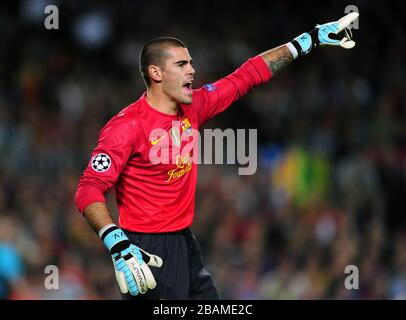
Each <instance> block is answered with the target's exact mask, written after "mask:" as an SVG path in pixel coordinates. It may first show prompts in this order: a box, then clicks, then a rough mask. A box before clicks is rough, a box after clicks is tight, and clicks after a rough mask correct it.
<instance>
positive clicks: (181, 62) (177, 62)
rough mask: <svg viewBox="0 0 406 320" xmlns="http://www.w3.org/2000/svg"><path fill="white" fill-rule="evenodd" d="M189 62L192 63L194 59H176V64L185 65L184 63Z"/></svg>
mask: <svg viewBox="0 0 406 320" xmlns="http://www.w3.org/2000/svg"><path fill="white" fill-rule="evenodd" d="M188 62H190V64H192V63H193V60H192V59H190V60H179V61H176V62H175V64H177V65H184V64H187V63H188Z"/></svg>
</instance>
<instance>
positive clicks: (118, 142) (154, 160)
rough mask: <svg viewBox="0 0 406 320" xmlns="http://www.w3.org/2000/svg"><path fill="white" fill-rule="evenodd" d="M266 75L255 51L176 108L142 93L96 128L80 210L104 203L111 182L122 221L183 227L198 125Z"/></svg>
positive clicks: (134, 227)
mask: <svg viewBox="0 0 406 320" xmlns="http://www.w3.org/2000/svg"><path fill="white" fill-rule="evenodd" d="M271 76H272V73H271V71H270V69H269V68H268V66H267V65H266V64H265V62H264V60H263V59H262V58H261V57H259V56H257V57H254V58H251V59H249V60H248V61H247V62H245V63H244V64H243V65H242V66H241V67H240V68H238V69H237V70H236V71H234V72H233V73H232V74H230V75H228V76H226V77H225V78H223V79H220V80H218V81H216V82H215V83H213V84H207V85H204V86H203V87H202V88H200V89H197V90H193V102H192V103H191V104H188V105H183V104H181V105H180V108H179V112H178V113H177V114H176V115H168V114H164V113H161V112H159V111H158V110H156V109H154V108H153V107H151V106H150V105H149V104H148V102H147V100H146V93H144V94H143V95H142V97H141V98H140V99H139V100H137V101H136V102H134V103H132V104H130V105H129V106H127V107H126V108H124V109H123V110H121V111H120V112H119V113H118V114H117V115H115V116H114V117H113V118H112V119H111V120H110V121H109V122H108V123H107V124H106V125H105V126H104V128H103V129H102V130H101V132H100V135H99V141H98V144H97V146H96V148H95V149H94V151H93V153H92V156H91V159H90V161H89V164H88V166H87V168H86V169H85V171H84V173H83V175H82V176H81V178H80V181H79V184H78V187H77V191H76V196H75V201H76V204H77V206H78V208H79V211H80V212H83V211H84V209H85V208H86V207H87V206H88V205H89V204H91V203H94V202H105V196H104V194H105V192H106V191H107V190H108V189H109V188H111V187H113V186H114V187H115V189H116V190H115V191H116V198H117V206H118V211H119V225H120V227H121V228H123V229H126V230H130V231H138V232H148V233H160V232H170V231H177V230H181V229H183V228H186V227H189V226H190V225H191V224H192V221H193V217H194V207H195V190H196V182H197V164H196V161H194V160H196V152H197V148H196V130H198V129H199V128H200V127H201V125H202V124H203V123H204V122H206V121H207V120H209V119H211V118H212V117H214V116H215V115H216V114H218V113H220V112H222V111H224V110H225V109H226V108H227V107H229V106H230V105H231V104H232V103H233V102H234V101H235V100H237V99H238V98H240V97H242V96H244V95H245V94H246V93H247V92H248V91H249V90H250V89H252V88H253V87H254V86H257V85H260V84H263V83H265V82H268V81H269V80H270V78H271ZM192 146H194V148H192Z"/></svg>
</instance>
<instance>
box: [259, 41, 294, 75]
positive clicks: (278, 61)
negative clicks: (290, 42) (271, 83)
mask: <svg viewBox="0 0 406 320" xmlns="http://www.w3.org/2000/svg"><path fill="white" fill-rule="evenodd" d="M259 56H260V57H261V58H262V59H264V61H265V63H266V64H267V66H268V67H269V69H270V70H271V71H272V74H273V75H275V74H278V73H279V72H280V71H281V70H282V69H284V68H285V67H286V66H287V65H288V64H289V63H290V62H291V61H293V60H294V59H293V56H292V54H291V53H290V51H289V49H288V47H287V46H286V45H285V44H284V45H281V46H279V47H276V48H274V49H270V50H268V51H265V52H263V53H261V54H260V55H259Z"/></svg>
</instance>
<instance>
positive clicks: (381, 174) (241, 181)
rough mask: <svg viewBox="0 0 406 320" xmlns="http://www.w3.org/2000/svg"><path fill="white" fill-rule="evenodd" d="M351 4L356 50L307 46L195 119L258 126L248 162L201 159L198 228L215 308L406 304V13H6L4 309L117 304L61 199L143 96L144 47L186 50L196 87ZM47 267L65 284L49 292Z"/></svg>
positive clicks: (269, 5) (132, 4)
mask: <svg viewBox="0 0 406 320" xmlns="http://www.w3.org/2000/svg"><path fill="white" fill-rule="evenodd" d="M47 4H55V5H57V6H58V8H59V19H60V20H59V30H46V29H45V28H44V19H45V17H46V15H45V14H44V7H45V6H46V5H47ZM349 4H353V5H356V6H357V7H358V10H359V12H360V21H359V30H356V31H355V33H356V34H355V37H356V41H357V46H356V47H355V48H354V49H353V50H350V51H346V50H340V49H335V48H326V49H323V50H319V49H318V50H314V52H313V53H312V54H310V55H309V56H306V57H304V58H301V59H299V60H297V61H295V62H294V63H293V64H292V65H290V66H289V67H288V68H287V69H286V70H285V71H283V72H282V73H281V74H280V75H278V76H277V77H276V78H275V79H274V80H272V81H271V83H269V84H268V85H265V86H262V87H260V88H257V89H255V91H253V92H251V93H250V94H249V95H248V96H246V97H245V98H244V99H242V100H241V101H239V102H237V103H235V104H234V106H232V107H231V108H230V109H229V110H227V111H226V112H224V113H223V114H221V115H220V116H218V117H217V118H215V119H213V120H212V121H210V122H209V123H208V124H207V126H206V127H207V128H222V129H225V128H234V129H237V128H247V129H248V128H257V129H258V137H259V148H260V154H259V164H258V166H259V167H258V170H257V173H256V174H255V175H252V176H238V175H237V168H236V167H235V166H232V165H221V166H220V165H201V166H200V171H199V182H198V187H197V197H196V219H195V223H194V225H193V230H194V232H195V233H196V234H197V236H198V238H199V239H200V241H201V244H202V247H203V250H204V256H205V261H206V264H207V267H208V269H209V270H210V271H211V272H212V274H213V276H214V278H215V280H216V283H217V285H218V287H219V290H220V292H221V294H222V297H223V298H226V299H405V298H406V218H405V214H406V210H405V207H406V206H405V198H406V191H405V180H406V174H405V172H406V170H405V169H406V168H405V164H406V161H405V160H406V158H405V157H406V152H405V145H404V143H405V123H406V122H405V103H406V86H405V84H406V79H405V74H406V72H405V71H406V60H405V56H406V52H405V41H404V39H405V37H406V32H405V24H404V18H405V17H406V5H405V4H404V3H402V2H396V3H391V2H390V1H389V2H388V1H367V0H364V1H351V2H350V3H343V2H334V4H332V3H331V2H327V1H325V2H324V4H323V3H321V2H319V1H305V2H296V1H295V2H293V1H292V2H289V3H286V2H283V1H267V2H266V3H265V2H256V1H249V3H248V4H247V3H245V4H244V3H238V2H225V3H223V2H220V1H213V0H208V1H200V2H189V1H177V2H172V1H171V2H169V1H162V2H157V1H145V0H143V1H124V0H117V1H114V3H110V2H108V1H101V2H98V4H97V5H96V4H95V3H94V2H90V1H53V2H47V1H43V0H32V1H28V0H27V1H16V2H10V4H9V5H6V4H2V9H1V11H0V43H1V45H0V297H1V298H4V299H117V298H119V294H118V289H117V286H116V283H115V279H114V273H113V268H112V264H111V260H110V256H109V255H108V253H107V252H106V250H105V248H104V247H103V245H102V243H101V241H100V240H98V239H97V237H96V235H95V234H94V233H93V232H92V231H91V229H90V227H88V225H87V224H86V223H85V221H84V220H83V219H82V217H81V215H80V214H79V213H78V211H77V209H76V207H75V205H74V202H73V198H74V192H75V188H76V184H77V182H78V178H79V176H80V174H81V172H82V170H83V169H84V167H85V166H86V164H87V162H88V160H89V155H90V152H91V150H92V148H93V147H94V146H95V143H96V141H97V135H98V132H99V130H100V128H101V127H102V126H103V124H104V123H105V122H106V121H107V120H108V119H109V118H110V117H111V116H112V115H114V114H115V113H117V112H118V111H119V110H120V109H121V108H123V107H124V106H126V105H128V104H129V103H130V102H132V101H134V100H136V99H137V98H138V97H139V96H140V94H141V93H142V92H143V91H144V85H143V83H142V79H141V76H140V75H139V72H138V68H137V59H138V54H139V50H140V48H141V47H142V45H143V43H144V42H146V41H148V40H149V39H151V38H153V37H156V36H162V35H170V36H175V37H178V38H180V39H182V40H183V41H185V42H186V44H187V45H188V47H189V50H190V52H191V55H192V57H193V59H194V63H195V66H196V69H197V74H196V77H195V78H196V79H197V83H196V85H202V84H204V83H207V82H213V81H214V80H216V79H218V78H220V77H222V76H225V75H226V74H228V73H230V72H232V71H233V70H234V69H235V68H236V67H237V66H239V65H240V64H241V63H243V62H244V61H245V59H247V58H249V57H251V56H253V55H255V54H257V53H260V52H262V51H265V50H267V49H269V48H272V47H275V46H277V45H280V44H282V43H285V42H287V41H289V40H291V39H292V38H293V37H295V36H297V35H298V34H300V33H301V32H304V31H308V30H310V29H311V28H312V27H313V26H314V25H315V24H316V23H319V22H329V21H334V20H336V19H337V18H339V17H341V16H342V15H343V14H344V8H345V6H346V5H349ZM108 199H109V203H110V205H111V207H112V208H113V211H114V212H115V214H116V211H115V209H114V208H115V205H114V201H113V195H112V194H111V193H110V194H109V195H108ZM47 265H56V266H58V268H59V275H60V280H59V286H60V289H59V290H45V289H44V280H45V277H46V276H47V275H46V274H44V269H45V266H47ZM347 265H356V266H358V268H359V273H360V284H359V290H346V289H345V288H344V279H345V276H346V274H344V269H345V267H346V266H347Z"/></svg>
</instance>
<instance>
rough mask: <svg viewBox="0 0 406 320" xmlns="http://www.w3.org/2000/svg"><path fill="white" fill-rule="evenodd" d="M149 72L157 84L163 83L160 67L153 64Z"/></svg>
mask: <svg viewBox="0 0 406 320" xmlns="http://www.w3.org/2000/svg"><path fill="white" fill-rule="evenodd" d="M148 72H149V77H150V78H151V79H152V80H154V81H156V82H161V81H162V70H161V68H160V67H158V66H156V65H153V64H151V65H150V66H149V67H148Z"/></svg>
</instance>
